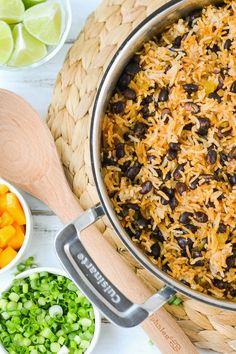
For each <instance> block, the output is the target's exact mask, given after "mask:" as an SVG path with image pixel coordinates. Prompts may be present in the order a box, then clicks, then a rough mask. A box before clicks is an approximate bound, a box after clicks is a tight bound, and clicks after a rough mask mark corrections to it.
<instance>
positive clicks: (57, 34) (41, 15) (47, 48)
mask: <svg viewBox="0 0 236 354" xmlns="http://www.w3.org/2000/svg"><path fill="white" fill-rule="evenodd" d="M71 18H72V16H71V6H70V0H8V1H6V0H0V43H1V46H0V69H2V70H3V69H5V70H19V69H24V68H29V67H31V68H32V67H37V66H39V65H41V64H43V63H45V62H47V61H48V60H50V59H51V58H52V57H54V56H55V55H56V53H57V52H58V51H59V50H60V49H61V47H62V46H63V44H64V43H65V40H66V38H67V36H68V33H69V30H70V27H71Z"/></svg>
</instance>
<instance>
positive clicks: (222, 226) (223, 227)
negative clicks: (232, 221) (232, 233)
mask: <svg viewBox="0 0 236 354" xmlns="http://www.w3.org/2000/svg"><path fill="white" fill-rule="evenodd" d="M226 230H227V225H225V224H223V223H222V222H221V223H220V224H219V227H218V230H217V232H218V233H225V232H226Z"/></svg>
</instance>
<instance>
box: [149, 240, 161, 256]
mask: <svg viewBox="0 0 236 354" xmlns="http://www.w3.org/2000/svg"><path fill="white" fill-rule="evenodd" d="M160 254H161V248H160V246H159V244H158V242H156V243H154V245H152V246H151V255H152V256H153V257H154V258H155V259H157V258H159V257H160Z"/></svg>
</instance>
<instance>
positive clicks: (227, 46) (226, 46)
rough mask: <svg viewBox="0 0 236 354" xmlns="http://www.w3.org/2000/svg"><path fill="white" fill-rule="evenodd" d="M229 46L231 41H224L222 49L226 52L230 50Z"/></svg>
mask: <svg viewBox="0 0 236 354" xmlns="http://www.w3.org/2000/svg"><path fill="white" fill-rule="evenodd" d="M231 45H232V40H231V39H229V38H228V39H226V41H225V44H224V49H226V50H230V48H231Z"/></svg>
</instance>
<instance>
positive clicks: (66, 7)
mask: <svg viewBox="0 0 236 354" xmlns="http://www.w3.org/2000/svg"><path fill="white" fill-rule="evenodd" d="M47 2H57V3H60V5H61V6H62V31H61V38H60V41H59V42H58V44H56V45H50V46H47V48H48V52H47V54H46V56H45V57H43V58H42V59H40V60H39V61H37V62H35V63H33V64H29V65H25V66H19V67H15V66H8V65H7V64H4V65H0V70H6V71H21V70H26V69H32V68H36V67H38V66H40V65H42V64H45V63H47V62H48V61H49V60H51V59H52V58H53V57H54V56H55V55H56V54H57V53H58V52H59V50H60V49H61V48H62V47H63V45H64V44H65V41H66V39H67V37H68V34H69V32H70V28H71V24H72V12H71V3H70V0H47Z"/></svg>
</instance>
